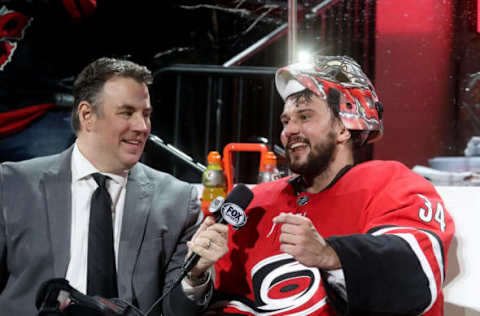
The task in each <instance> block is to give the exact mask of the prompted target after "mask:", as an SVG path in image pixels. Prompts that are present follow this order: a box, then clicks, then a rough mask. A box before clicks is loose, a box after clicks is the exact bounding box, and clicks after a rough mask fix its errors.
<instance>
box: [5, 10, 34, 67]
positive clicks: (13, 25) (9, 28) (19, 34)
mask: <svg viewBox="0 0 480 316" xmlns="http://www.w3.org/2000/svg"><path fill="white" fill-rule="evenodd" d="M32 20H33V18H30V17H27V16H25V15H23V14H21V13H19V12H16V11H11V10H8V9H7V7H5V6H3V7H1V8H0V70H3V68H4V67H5V66H6V65H7V64H8V63H9V62H10V61H11V60H12V56H13V53H14V52H15V49H16V48H17V44H18V42H19V41H20V40H21V39H22V38H23V36H24V35H25V30H26V29H27V28H28V27H29V26H30V24H31V22H32Z"/></svg>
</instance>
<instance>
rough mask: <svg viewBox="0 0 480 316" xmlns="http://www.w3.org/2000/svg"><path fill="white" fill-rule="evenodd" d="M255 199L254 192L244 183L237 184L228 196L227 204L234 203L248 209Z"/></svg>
mask: <svg viewBox="0 0 480 316" xmlns="http://www.w3.org/2000/svg"><path fill="white" fill-rule="evenodd" d="M252 199H253V192H252V191H251V190H250V189H249V188H248V187H247V186H246V185H245V184H243V183H239V184H237V185H236V186H235V187H234V188H233V189H232V191H230V193H229V194H228V195H227V197H226V199H225V203H233V204H236V205H238V206H240V207H241V208H242V209H246V208H247V206H248V204H250V202H251V201H252Z"/></svg>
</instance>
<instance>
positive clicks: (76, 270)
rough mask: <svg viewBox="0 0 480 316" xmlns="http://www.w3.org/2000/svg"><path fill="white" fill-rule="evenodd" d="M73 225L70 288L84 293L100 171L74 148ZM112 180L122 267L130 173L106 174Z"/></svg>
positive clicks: (109, 185) (115, 232) (110, 188)
mask: <svg viewBox="0 0 480 316" xmlns="http://www.w3.org/2000/svg"><path fill="white" fill-rule="evenodd" d="M71 167H72V226H71V233H70V263H69V264H68V269H67V275H66V279H67V280H68V281H69V282H70V285H71V286H73V287H74V288H76V289H77V290H78V291H80V292H82V293H86V291H87V255H88V224H89V220H90V202H91V200H92V195H93V192H94V191H95V190H96V189H97V187H98V185H97V183H96V182H95V180H94V179H93V177H92V176H91V175H92V174H93V173H96V172H99V171H98V170H97V168H95V167H94V166H93V165H92V164H91V163H90V162H89V161H88V160H87V158H85V156H84V155H83V154H82V153H81V152H80V150H79V149H78V146H77V144H75V145H74V148H73V152H72V165H71ZM102 174H104V175H106V176H108V177H109V178H110V179H111V180H108V181H107V183H106V186H107V190H108V193H109V194H110V197H111V198H112V219H113V220H112V223H113V241H114V245H113V247H114V250H115V263H116V265H117V268H118V264H117V262H118V245H119V243H120V232H121V224H122V218H123V209H124V205H125V188H126V184H127V175H128V171H125V175H123V176H119V175H116V174H111V173H102Z"/></svg>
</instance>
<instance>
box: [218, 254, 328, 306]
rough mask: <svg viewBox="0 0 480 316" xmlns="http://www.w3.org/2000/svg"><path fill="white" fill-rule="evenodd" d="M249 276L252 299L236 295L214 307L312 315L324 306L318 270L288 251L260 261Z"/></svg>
mask: <svg viewBox="0 0 480 316" xmlns="http://www.w3.org/2000/svg"><path fill="white" fill-rule="evenodd" d="M251 276H252V287H253V290H254V293H253V294H254V297H255V300H254V301H250V300H248V299H245V298H244V297H242V298H238V297H235V298H234V300H228V302H225V301H223V302H217V304H214V306H215V305H216V306H221V305H224V306H225V304H226V305H228V306H229V308H234V309H236V310H238V311H242V312H247V313H250V314H253V315H311V314H312V313H314V312H315V311H316V310H318V309H320V308H322V307H323V306H325V305H326V297H325V292H324V289H323V287H321V286H320V280H321V276H320V272H319V270H318V269H316V268H309V267H306V266H304V265H302V264H300V263H298V262H297V261H296V260H295V259H294V258H293V257H292V256H290V255H288V254H281V255H276V256H273V257H269V258H266V259H264V260H262V261H260V262H259V263H257V264H256V265H255V266H254V267H253V269H252V271H251Z"/></svg>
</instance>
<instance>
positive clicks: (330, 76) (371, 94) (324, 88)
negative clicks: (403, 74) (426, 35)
mask: <svg viewBox="0 0 480 316" xmlns="http://www.w3.org/2000/svg"><path fill="white" fill-rule="evenodd" d="M275 84H276V86H277V90H278V93H279V94H280V96H281V97H282V99H283V100H284V101H285V100H286V99H287V98H288V96H290V95H291V94H293V93H297V92H300V91H302V90H305V89H309V90H311V91H312V92H313V93H315V94H316V95H317V96H319V97H320V98H323V99H324V100H325V101H327V100H328V95H329V93H330V89H332V88H333V89H336V90H337V91H338V92H340V94H341V95H343V96H344V97H340V102H338V103H339V104H337V105H336V107H337V109H338V114H339V117H340V119H341V121H342V123H343V125H344V126H345V127H346V128H347V129H349V130H357V131H360V137H361V143H363V144H365V143H373V142H375V141H377V140H379V139H380V138H381V137H382V134H383V123H382V113H383V106H382V104H381V103H380V102H379V100H378V97H377V94H376V93H375V88H374V87H373V85H372V83H371V82H370V80H369V79H368V77H367V76H366V75H365V74H364V73H363V71H362V69H361V68H360V65H358V64H357V63H356V62H355V61H354V60H353V59H351V58H349V57H346V56H320V57H318V58H317V59H316V60H315V62H314V63H313V64H305V63H297V64H292V65H289V66H286V67H283V68H280V69H279V70H277V73H276V74H275ZM337 99H338V98H337Z"/></svg>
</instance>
